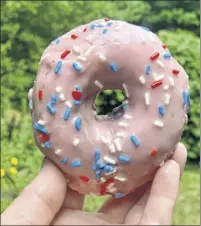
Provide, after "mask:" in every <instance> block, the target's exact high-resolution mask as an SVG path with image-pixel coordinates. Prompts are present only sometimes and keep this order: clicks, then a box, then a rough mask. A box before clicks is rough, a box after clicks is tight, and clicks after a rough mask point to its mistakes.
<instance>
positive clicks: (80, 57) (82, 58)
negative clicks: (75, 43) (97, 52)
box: [76, 56, 87, 62]
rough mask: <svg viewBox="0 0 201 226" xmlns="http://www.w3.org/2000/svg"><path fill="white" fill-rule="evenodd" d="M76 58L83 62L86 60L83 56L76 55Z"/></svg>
mask: <svg viewBox="0 0 201 226" xmlns="http://www.w3.org/2000/svg"><path fill="white" fill-rule="evenodd" d="M76 60H80V61H82V62H85V61H87V58H86V57H84V56H78V57H77V58H76Z"/></svg>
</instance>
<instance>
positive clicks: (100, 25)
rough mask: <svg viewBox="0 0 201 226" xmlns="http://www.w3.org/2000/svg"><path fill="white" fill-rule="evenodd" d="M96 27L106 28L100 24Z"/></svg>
mask: <svg viewBox="0 0 201 226" xmlns="http://www.w3.org/2000/svg"><path fill="white" fill-rule="evenodd" d="M96 27H100V28H102V27H105V26H104V25H103V24H98V25H97V26H96Z"/></svg>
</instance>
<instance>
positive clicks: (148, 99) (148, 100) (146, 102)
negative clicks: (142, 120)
mask: <svg viewBox="0 0 201 226" xmlns="http://www.w3.org/2000/svg"><path fill="white" fill-rule="evenodd" d="M144 98H145V104H146V105H150V94H149V92H146V93H145V95H144Z"/></svg>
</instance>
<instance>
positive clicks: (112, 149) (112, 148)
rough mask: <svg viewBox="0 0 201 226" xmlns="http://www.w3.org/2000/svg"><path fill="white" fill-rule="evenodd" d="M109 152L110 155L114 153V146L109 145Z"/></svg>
mask: <svg viewBox="0 0 201 226" xmlns="http://www.w3.org/2000/svg"><path fill="white" fill-rule="evenodd" d="M109 150H110V152H111V153H114V152H116V150H115V146H114V144H110V145H109Z"/></svg>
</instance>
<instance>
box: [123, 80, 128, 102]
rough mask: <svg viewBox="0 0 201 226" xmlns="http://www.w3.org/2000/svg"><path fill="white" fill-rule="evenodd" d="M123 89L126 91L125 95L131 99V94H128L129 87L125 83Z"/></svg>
mask: <svg viewBox="0 0 201 226" xmlns="http://www.w3.org/2000/svg"><path fill="white" fill-rule="evenodd" d="M123 88H124V91H125V94H126V97H127V98H128V97H129V93H128V86H127V85H126V84H125V83H123Z"/></svg>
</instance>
